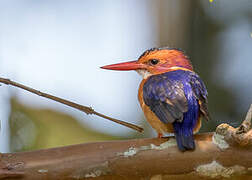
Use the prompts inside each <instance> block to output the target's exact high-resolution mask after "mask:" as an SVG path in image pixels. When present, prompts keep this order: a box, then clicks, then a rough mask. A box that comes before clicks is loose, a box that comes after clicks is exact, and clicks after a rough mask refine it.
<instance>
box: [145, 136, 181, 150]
mask: <svg viewBox="0 0 252 180" xmlns="http://www.w3.org/2000/svg"><path fill="white" fill-rule="evenodd" d="M176 145H177V142H176V140H175V139H174V138H172V139H170V140H169V141H166V142H164V143H162V144H160V145H159V146H156V145H155V144H150V146H151V149H156V150H163V149H166V148H168V147H172V146H176Z"/></svg>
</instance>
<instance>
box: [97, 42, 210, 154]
mask: <svg viewBox="0 0 252 180" xmlns="http://www.w3.org/2000/svg"><path fill="white" fill-rule="evenodd" d="M101 68H103V69H109V70H119V71H128V70H135V71H136V72H138V73H139V74H140V75H142V77H143V80H142V82H141V84H140V87H139V91H138V100H139V103H140V105H141V107H142V109H143V112H144V114H145V117H146V119H147V121H148V122H149V124H150V125H151V126H152V127H153V128H154V129H155V130H156V131H157V133H158V137H159V138H161V137H162V136H163V135H164V134H165V133H174V135H175V138H176V141H177V145H178V148H179V150H180V151H186V150H194V149H195V142H194V137H193V134H194V133H196V132H198V131H199V129H200V127H201V117H205V118H206V119H207V120H208V119H209V113H208V108H207V95H208V93H207V90H206V87H205V85H204V83H203V82H202V80H201V79H200V77H199V76H198V75H197V74H196V73H195V72H194V71H193V67H192V64H191V62H190V60H189V58H188V56H186V55H185V53H184V52H183V51H182V50H180V49H177V48H168V47H163V48H152V49H149V50H147V51H145V52H144V53H143V54H142V55H141V56H140V57H139V58H138V60H137V61H129V62H124V63H119V64H112V65H107V66H103V67H101Z"/></svg>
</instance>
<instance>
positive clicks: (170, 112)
mask: <svg viewBox="0 0 252 180" xmlns="http://www.w3.org/2000/svg"><path fill="white" fill-rule="evenodd" d="M143 98H144V102H145V104H146V105H147V106H149V107H150V109H151V110H152V111H153V112H154V113H155V114H156V116H157V117H158V118H159V119H160V120H161V121H162V122H163V123H173V122H175V121H178V122H182V121H183V113H184V112H186V111H187V110H188V105H187V99H186V97H185V94H184V91H183V84H182V82H180V81H176V80H175V81H174V80H171V79H170V78H169V77H168V76H167V73H165V74H161V75H154V76H151V77H150V78H149V79H148V80H147V81H146V83H145V84H144V87H143Z"/></svg>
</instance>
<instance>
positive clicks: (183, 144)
mask: <svg viewBox="0 0 252 180" xmlns="http://www.w3.org/2000/svg"><path fill="white" fill-rule="evenodd" d="M173 127H174V130H175V138H176V141H177V144H178V148H179V150H180V151H186V150H194V149H195V143H194V138H193V130H192V129H191V128H186V129H185V128H183V127H181V123H176V122H175V123H173Z"/></svg>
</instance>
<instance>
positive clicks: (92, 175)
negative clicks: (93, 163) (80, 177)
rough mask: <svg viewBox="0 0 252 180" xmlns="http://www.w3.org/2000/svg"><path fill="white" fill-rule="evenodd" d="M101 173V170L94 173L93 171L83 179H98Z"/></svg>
mask: <svg viewBox="0 0 252 180" xmlns="http://www.w3.org/2000/svg"><path fill="white" fill-rule="evenodd" d="M102 174H103V173H102V171H101V170H96V171H93V172H89V173H87V174H85V176H84V177H85V178H90V177H92V178H95V177H98V176H101V175H102Z"/></svg>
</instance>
